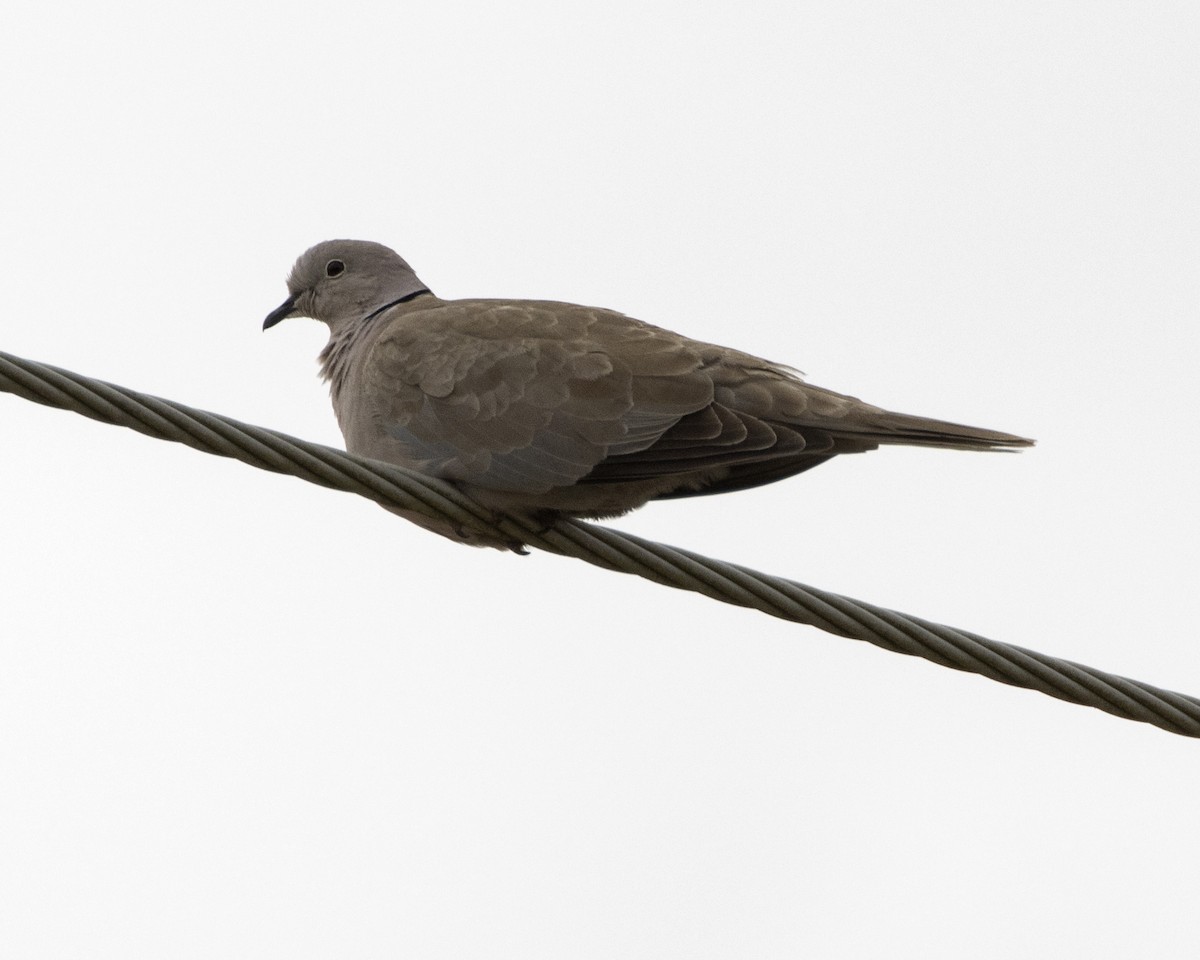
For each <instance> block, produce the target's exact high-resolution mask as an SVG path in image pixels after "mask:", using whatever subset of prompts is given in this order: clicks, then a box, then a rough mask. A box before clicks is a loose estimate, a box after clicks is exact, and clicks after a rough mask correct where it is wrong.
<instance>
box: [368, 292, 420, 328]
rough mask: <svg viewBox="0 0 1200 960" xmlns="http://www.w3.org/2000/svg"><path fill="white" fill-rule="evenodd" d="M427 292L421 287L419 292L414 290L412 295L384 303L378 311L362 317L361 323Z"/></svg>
mask: <svg viewBox="0 0 1200 960" xmlns="http://www.w3.org/2000/svg"><path fill="white" fill-rule="evenodd" d="M428 292H429V291H428V290H427V289H425V288H424V287H422V288H421V289H420V290H414V291H413V292H412V293H406V294H405V295H404V296H402V297H400V298H399V299H398V300H393V301H392V302H391V303H385V304H384V305H383V306H382V307H380V308H379V309H378V310H372V311H371V312H370V313H368V314H367V315H366V316H365V317H363V322H366V321H367V320H370V319H372V318H373V317H377V316H379V315H380V314H381V313H383V311H384V310H390V309H391V308H392V307H394V306H396V305H397V304H400V303H408V301H409V300H415V299H416V298H417V297H419V296H422V295H424V294H426V293H428Z"/></svg>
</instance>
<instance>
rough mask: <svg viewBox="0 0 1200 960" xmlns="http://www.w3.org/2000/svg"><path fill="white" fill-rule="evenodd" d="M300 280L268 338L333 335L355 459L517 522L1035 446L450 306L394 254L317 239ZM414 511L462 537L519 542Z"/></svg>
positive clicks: (706, 354) (712, 361)
mask: <svg viewBox="0 0 1200 960" xmlns="http://www.w3.org/2000/svg"><path fill="white" fill-rule="evenodd" d="M287 285H288V291H289V294H290V295H289V297H288V299H287V300H286V301H285V302H284V303H283V304H282V305H281V306H280V307H279V308H278V309H276V310H274V311H273V312H272V313H271V314H270V315H269V316H268V317H267V319H266V321H265V322H264V323H263V329H267V328H268V327H272V326H274V325H275V324H276V323H278V322H279V321H280V320H283V319H284V318H286V317H290V316H306V317H313V318H315V319H317V320H321V321H323V322H324V323H325V324H326V325H328V327H329V342H328V343H327V344H326V346H325V349H324V350H323V351H322V352H321V356H320V360H321V372H322V375H323V376H324V377H325V378H326V379H327V380H328V381H329V383H330V393H331V395H332V399H333V409H334V412H335V413H336V415H337V419H338V424H339V425H340V426H341V429H342V435H343V436H344V437H345V440H346V449H347V450H348V451H350V452H351V453H355V454H360V455H362V456H366V457H373V458H375V459H377V460H384V461H387V462H389V463H395V464H399V465H401V466H405V467H410V468H413V469H415V470H420V471H422V472H424V473H427V474H430V475H432V476H436V477H440V478H441V479H443V480H449V481H451V482H453V483H455V484H456V485H458V486H459V487H460V488H461V489H462V490H463V491H464V492H465V493H467V494H468V495H469V496H471V497H472V498H473V499H475V500H476V501H478V502H479V503H481V504H483V505H484V506H486V507H488V508H490V509H493V510H496V511H498V512H502V513H508V514H524V515H532V516H536V517H541V518H543V519H547V520H548V519H550V518H552V517H554V516H572V517H589V518H599V517H612V516H617V515H619V514H622V513H625V512H627V511H629V510H633V509H634V508H636V507H640V506H641V505H642V504H644V503H646V502H647V501H649V500H661V499H667V498H671V497H688V496H697V495H703V494H710V493H725V492H728V491H731V490H743V489H746V488H747V487H754V486H758V485H760V484H764V483H771V482H774V481H775V480H780V479H783V478H784V477H789V476H791V475H792V474H796V473H800V472H801V471H804V470H808V469H809V468H811V467H815V466H817V465H818V464H821V463H824V462H825V461H826V460H828V459H829V458H830V457H834V456H836V455H838V454H842V453H859V452H861V451H864V450H873V449H875V448H876V447H878V446H879V445H881V444H913V445H918V446H928V447H955V448H960V449H965V450H992V449H1011V448H1016V447H1026V446H1030V445H1031V443H1032V441H1030V440H1026V439H1024V438H1022V437H1017V436H1013V435H1011V434H1008V433H1000V432H998V431H995V430H984V429H979V428H976V427H967V426H961V425H959V424H955V423H946V422H944V421H941V420H930V419H926V418H924V417H912V416H907V415H905V414H900V413H891V412H889V411H887V410H883V409H881V408H879V407H874V406H871V405H870V404H866V403H863V402H862V401H861V400H857V399H855V398H853V397H847V396H843V395H842V394H839V393H834V392H832V391H830V390H823V389H822V388H820V387H815V386H812V385H811V384H808V383H805V382H804V381H802V380H801V379H800V377H799V376H798V374H797V373H796V372H795V371H794V370H792V369H791V368H789V367H785V366H782V365H780V364H776V363H771V362H770V361H767V360H762V359H760V358H758V357H755V356H751V355H750V354H748V353H742V352H741V351H738V350H732V349H730V348H728V347H721V346H717V345H715V344H711V343H701V342H699V341H696V340H691V339H689V338H688V337H684V336H682V335H680V334H677V333H672V332H671V331H669V330H663V329H661V328H659V327H655V326H651V325H650V324H648V323H642V322H641V321H639V320H635V319H633V318H632V317H627V316H625V315H624V314H621V313H617V312H615V311H613V310H604V309H600V308H596V307H583V306H578V305H576V304H572V303H555V302H551V301H540V300H440V299H438V298H437V297H435V296H434V295H433V294H432V293H430V292H429V290H428V288H426V287H425V285H424V284H423V283H421V281H420V280H419V279H418V278H417V275H416V274H415V273H414V272H413V270H412V268H411V267H409V265H408V264H407V263H406V262H405V261H404V260H403V259H402V258H401V257H400V256H398V255H397V254H396V253H394V252H393V251H392V250H389V249H388V248H387V247H385V246H382V245H381V244H378V243H370V242H367V241H361V240H328V241H326V242H324V243H319V244H317V245H316V246H315V247H313V248H311V249H310V250H308V251H307V252H305V253H304V254H303V255H302V256H301V257H300V259H299V260H297V261H296V265H295V266H294V267H293V268H292V272H291V274H290V276H289V277H288V281H287ZM397 512H400V511H397ZM404 515H405V516H406V517H407V518H408V519H410V520H413V521H414V522H417V523H419V524H421V525H422V526H424V527H426V528H428V529H431V530H434V531H435V532H437V533H440V534H442V535H443V536H448V537H451V538H452V539H456V540H462V541H465V542H468V543H474V544H476V545H480V546H495V547H513V546H515V545H514V544H511V543H500V542H496V541H492V540H487V539H483V540H481V539H478V538H475V537H473V536H472V535H470V534H468V533H466V532H464V531H462V530H459V529H457V528H455V527H454V526H453V525H452V524H450V523H449V522H438V521H432V520H429V519H427V518H425V517H422V516H419V515H412V514H407V513H405V514H404Z"/></svg>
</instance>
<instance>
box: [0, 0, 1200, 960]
mask: <svg viewBox="0 0 1200 960" xmlns="http://www.w3.org/2000/svg"><path fill="white" fill-rule="evenodd" d="M1197 49H1200V14H1198V13H1197V11H1196V7H1195V6H1194V5H1193V4H1186V3H1178V4H1173V3H1155V2H1149V3H1141V4H1117V3H1095V4H1079V3H1024V2H1017V3H1014V2H1011V0H1010V2H1005V3H973V4H960V3H950V2H943V3H918V4H903V5H897V4H887V3H853V2H850V3H848V2H844V0H841V2H836V3H800V4H798V3H789V4H785V3H767V4H758V5H750V7H749V8H748V7H747V5H746V4H742V3H739V4H734V3H707V2H705V3H695V2H693V3H680V2H663V3H609V4H604V5H598V4H588V5H582V4H579V5H576V4H569V3H533V2H523V0H515V2H513V3H509V4H505V5H502V6H499V5H492V4H482V3H453V2H450V3H445V2H443V3H438V4H421V5H411V4H388V3H379V2H376V3H369V2H368V3H345V4H337V5H331V4H329V3H300V4H293V5H289V6H288V7H287V8H286V9H285V8H283V7H280V6H278V5H267V4H254V3H250V4H242V3H238V4H234V3H222V2H217V3H213V2H210V3H205V4H192V3H186V4H178V5H173V6H171V7H169V8H168V7H163V6H162V5H160V4H149V3H130V4H117V5H115V6H114V5H104V6H96V5H92V4H82V3H67V4H65V5H58V6H48V5H40V6H34V5H22V6H21V7H18V8H16V9H14V10H12V11H10V12H8V13H6V28H5V30H4V32H3V34H2V35H0V84H2V85H3V87H2V88H3V90H4V91H5V95H4V96H3V97H0V128H2V129H3V130H4V131H5V136H4V137H3V140H2V142H0V173H2V174H3V175H2V176H0V209H3V211H4V218H3V219H4V225H3V227H2V228H0V262H3V263H4V264H5V266H6V268H7V269H6V282H5V284H4V302H3V308H2V314H0V329H2V330H3V331H4V333H3V336H2V337H0V349H3V350H6V351H9V352H13V353H17V354H20V355H23V356H27V357H31V358H33V359H37V360H42V361H45V362H49V363H53V364H56V365H59V366H64V367H67V368H70V369H73V370H77V371H79V372H82V373H86V374H89V375H92V376H97V377H100V378H103V379H107V380H111V381H115V382H117V383H120V384H123V385H126V386H130V387H133V388H135V389H140V390H144V391H148V392H151V393H156V394H159V395H163V396H168V397H172V398H174V399H177V400H180V401H183V402H185V403H189V404H191V405H194V406H198V407H202V408H207V409H211V410H216V411H219V412H221V413H225V414H228V415H230V416H234V417H237V418H240V419H243V420H248V421H250V422H254V423H260V424H264V425H267V426H272V427H275V428H279V429H282V430H285V431H288V432H290V433H294V434H296V435H299V436H303V437H307V438H310V439H314V440H319V441H324V442H329V443H338V444H340V437H339V435H338V433H337V429H336V426H335V423H334V420H333V417H332V414H331V412H330V410H329V406H328V401H327V398H326V395H325V389H324V387H323V386H322V385H321V384H320V383H319V382H318V380H317V379H316V376H315V369H316V368H315V363H314V358H315V355H316V353H317V351H318V350H319V349H320V347H321V345H322V342H323V338H322V329H323V328H321V327H320V326H319V325H317V324H316V323H313V322H311V321H294V322H289V323H287V324H284V325H282V326H281V327H279V328H278V329H276V330H273V331H271V333H270V334H269V335H264V334H263V333H261V332H260V329H259V327H260V324H261V320H262V317H263V316H264V315H265V314H266V312H267V311H268V310H270V309H271V308H273V307H274V306H276V305H277V304H278V303H279V302H280V300H282V299H283V296H284V293H285V288H284V284H283V281H284V277H285V276H286V274H287V271H288V268H289V267H290V266H291V263H292V261H293V260H294V258H295V257H296V256H297V255H298V254H299V253H300V252H301V251H302V250H303V249H304V248H306V247H307V246H309V245H310V244H311V243H313V242H315V241H318V240H321V239H325V238H329V237H335V236H346V237H358V238H363V239H373V240H379V241H381V242H384V243H387V244H389V245H390V246H393V247H395V248H396V249H397V250H399V251H400V252H401V253H402V254H403V255H404V256H405V257H406V258H407V259H408V260H409V261H410V262H411V263H412V264H413V266H414V267H415V268H416V270H417V271H418V273H420V275H421V276H422V277H423V278H424V279H425V280H426V281H427V282H428V283H429V284H430V285H431V286H432V287H433V288H434V289H435V290H436V291H437V292H438V293H440V294H441V295H443V296H447V297H455V296H475V295H482V296H522V297H525V296H535V297H547V298H556V299H567V300H574V301H581V302H585V303H589V304H598V305H604V306H611V307H614V308H617V309H620V310H624V311H626V312H628V313H631V314H633V315H635V316H638V317H641V318H643V319H645V320H648V321H651V322H653V323H658V324H661V325H663V326H667V327H671V328H673V329H677V330H681V331H683V332H686V333H688V334H691V335H693V336H696V337H699V338H703V339H707V340H715V341H718V342H723V343H727V344H730V345H733V346H737V347H740V348H743V349H747V350H750V351H753V352H756V353H759V354H761V355H764V356H766V357H769V358H771V359H774V360H778V361H782V362H786V363H790V364H792V365H794V366H797V367H799V368H801V369H802V370H805V371H806V372H807V374H808V375H809V377H810V378H811V379H812V380H813V381H814V382H815V383H818V384H820V385H822V386H828V387H831V388H833V389H837V390H841V391H843V392H847V393H852V394H855V395H857V396H861V397H863V398H864V399H867V400H869V401H871V402H875V403H879V404H882V405H885V406H889V407H892V408H895V409H899V410H903V411H906V412H910V413H919V414H925V415H930V416H938V417H943V418H946V419H951V420H958V421H963V422H968V423H975V424H978V425H981V426H987V427H994V428H998V429H1004V430H1010V431H1013V432H1016V433H1021V434H1026V435H1030V436H1034V437H1037V438H1038V440H1039V446H1038V447H1037V448H1036V449H1035V450H1033V451H1031V452H1028V453H1025V454H1021V455H1019V456H999V455H969V454H962V453H950V452H943V451H929V450H925V451H921V450H887V451H882V452H879V453H876V454H871V455H868V456H863V457H857V458H849V457H848V458H842V459H841V460H840V461H838V462H835V463H833V464H831V465H829V466H825V467H821V468H820V469H818V470H816V471H813V472H812V473H810V474H806V475H804V476H802V477H799V478H796V479H794V480H792V481H790V482H785V483H780V484H777V485H774V486H772V487H769V488H765V489H762V490H758V491H753V492H747V493H743V494H738V495H735V496H729V497H722V498H712V499H708V500H704V499H700V500H694V501H690V502H679V503H667V504H661V505H655V506H652V507H649V508H647V509H645V510H643V511H641V512H640V513H638V514H636V515H634V516H631V517H627V518H624V519H623V520H621V521H617V522H616V523H615V525H616V526H619V527H622V528H624V529H628V530H631V531H634V532H637V533H639V534H642V535H644V536H649V537H652V538H656V539H661V540H665V541H667V542H670V543H674V544H678V545H681V546H686V547H689V548H692V549H695V550H699V551H701V552H704V553H707V554H710V555H713V556H717V557H722V558H726V559H731V560H737V561H740V562H743V563H746V564H748V565H750V566H753V567H757V568H759V569H763V570H767V571H770V572H772V573H777V574H781V575H785V576H789V577H792V578H795V579H799V580H801V581H804V582H808V583H812V584H815V585H818V586H822V587H825V588H828V589H833V590H838V591H841V592H844V593H847V594H850V595H851V596H856V597H859V598H862V599H865V600H869V601H872V602H875V603H880V604H884V605H888V606H892V607H896V608H899V609H902V610H905V611H908V612H911V613H914V614H918V615H921V616H925V617H928V618H930V619H933V620H939V621H941V622H945V623H950V624H954V625H956V626H960V627H964V628H968V629H971V630H974V631H977V632H980V633H983V634H985V635H988V636H992V637H995V638H997V639H1001V640H1006V641H1008V642H1011V643H1016V644H1019V645H1022V646H1027V647H1033V648H1036V649H1040V650H1044V651H1046V652H1049V653H1053V654H1057V655H1060V656H1064V657H1068V658H1070V659H1074V660H1079V661H1082V662H1084V663H1088V664H1091V665H1094V666H1097V667H1101V668H1104V669H1108V670H1112V671H1115V672H1118V673H1124V674H1127V675H1130V676H1134V677H1137V678H1139V679H1143V680H1147V681H1150V682H1153V683H1156V684H1159V685H1161V686H1166V687H1169V688H1173V689H1178V690H1182V691H1185V692H1190V693H1193V694H1196V693H1200V644H1198V643H1197V629H1196V624H1197V621H1198V620H1200V607H1198V606H1197V591H1196V575H1197V569H1198V568H1200V548H1198V547H1197V543H1198V540H1200V537H1198V534H1200V527H1198V524H1197V520H1196V503H1197V494H1196V476H1197V472H1198V468H1200V455H1198V454H1197V427H1196V421H1195V411H1196V410H1197V409H1198V408H1200V386H1198V383H1200V380H1198V378H1197V377H1196V373H1195V371H1196V369H1197V365H1198V363H1200V334H1198V333H1197V312H1198V310H1200V284H1198V283H1197V280H1198V279H1200V267H1198V263H1200V257H1198V247H1200V186H1198V178H1197V170H1198V169H1200V133H1198V129H1197V116H1198V115H1200V113H1198V110H1200V68H1198V66H1197V59H1196V50H1197ZM0 451H2V452H3V453H2V456H3V463H4V465H5V468H4V470H3V471H2V472H0V518H2V522H0V529H2V531H3V533H2V537H3V549H2V550H0V602H2V604H3V611H4V614H3V618H2V621H0V902H2V903H4V904H5V908H4V910H3V911H0V943H4V944H6V945H7V947H6V952H7V953H10V954H11V955H12V956H20V957H22V958H42V957H44V958H55V960H58V958H63V957H71V956H87V957H89V958H92V957H110V956H111V957H122V958H135V957H155V958H159V957H213V956H229V957H234V956H236V957H251V956H252V957H281V958H282V957H286V958H288V960H298V958H307V957H330V956H339V957H376V956H378V957H383V956H388V957H395V956H405V957H422V958H426V957H427V958H442V957H445V958H451V957H454V958H457V957H466V956H487V957H520V958H522V960H530V958H543V957H544V958H562V957H572V958H612V957H622V958H626V957H629V958H632V957H647V958H662V957H687V958H743V957H755V958H793V957H797V956H806V957H818V958H826V957H829V958H860V957H861V958H870V957H879V956H887V957H901V958H902V957H920V958H923V960H930V958H959V957H964V956H970V957H973V958H1011V957H1018V956H1019V957H1025V958H1028V957H1055V958H1060V957H1067V956H1089V957H1102V958H1103V957H1128V956H1132V955H1153V956H1155V957H1157V958H1159V960H1163V958H1175V957H1179V958H1183V957H1189V958H1190V957H1193V956H1194V955H1195V944H1196V942H1197V940H1198V937H1200V920H1198V919H1197V915H1196V907H1195V904H1196V891H1197V889H1198V885H1200V867H1198V866H1197V864H1198V863H1200V856H1198V855H1200V831H1198V830H1197V826H1196V823H1197V821H1196V812H1195V811H1196V797H1197V795H1198V792H1200V759H1198V754H1197V746H1196V743H1195V742H1194V741H1191V740H1186V739H1182V738H1178V737H1172V736H1171V735H1169V734H1166V733H1164V732H1162V731H1159V730H1156V729H1153V728H1150V727H1146V726H1143V725H1140V724H1135V723H1130V722H1126V721H1121V720H1117V719H1115V718H1111V717H1108V716H1106V715H1104V714H1101V713H1098V712H1096V711H1093V710H1088V709H1085V708H1080V707H1075V706H1070V705H1067V704H1063V703H1059V702H1057V701H1053V700H1050V699H1047V698H1045V697H1042V696H1039V695H1037V694H1033V693H1029V692H1025V691H1020V690H1014V689H1010V688H1007V687H1004V686H1001V685H999V684H996V683H992V682H990V681H986V680H983V679H981V678H978V677H973V676H969V675H965V674H959V673H955V672H953V671H948V670H944V669H941V668H938V667H935V666H933V665H931V664H928V663H925V662H921V661H915V660H910V659H908V658H904V657H899V656H896V655H892V654H888V653H885V652H883V651H880V650H876V649H874V648H871V647H868V646H866V645H864V644H859V643H855V642H852V641H848V640H843V639H839V638H835V637H830V636H827V635H824V634H821V633H819V632H817V631H815V630H812V629H808V628H804V627H799V626H794V625H789V624H784V623H781V622H777V621H774V620H772V619H770V618H767V617H765V616H762V615H760V614H755V613H751V612H748V611H743V610H738V609H734V608H729V607H724V606H721V605H719V604H715V603H713V602H711V601H708V600H705V599H703V598H701V597H698V596H695V595H689V594H682V593H676V592H674V591H670V590H667V589H664V588H662V587H657V586H654V585H651V584H648V583H646V582H644V581H640V580H637V579H634V578H631V577H622V576H618V575H615V574H606V573H603V572H601V571H598V570H596V569H594V568H591V567H588V566H585V565H584V564H581V563H577V562H573V561H568V560H562V559H556V558H553V557H549V556H544V555H535V556H533V557H529V558H524V559H522V558H517V557H511V556H503V555H501V554H499V553H494V552H483V551H473V550H470V549H468V548H464V547H461V546H456V545H454V544H451V543H449V542H447V541H444V540H441V539H439V538H437V537H434V536H432V535H430V534H427V533H425V532H423V531H421V530H419V529H417V528H415V527H412V526H410V525H407V524H405V523H404V522H403V521H400V520H399V519H397V518H394V517H392V516H389V515H388V514H386V513H384V512H383V511H381V510H379V509H378V508H377V507H374V506H373V505H371V504H369V503H367V502H366V501H363V500H360V499H357V498H354V497H351V496H348V495H344V494H337V493H332V492H329V491H326V490H322V489H319V488H317V487H313V486H310V485H306V484H304V483H302V482H301V481H298V480H294V479H289V478H283V477H278V476H274V475H270V474H266V473H262V472H258V471H254V470H251V469H249V468H247V467H244V466H241V465H239V464H235V463H232V462H229V461H223V460H219V459H217V458H213V457H206V456H203V455H201V454H198V453H195V452H193V451H190V450H186V449H183V448H179V447H175V446H173V445H170V444H165V443H161V442H157V441H153V440H149V439H147V438H144V437H141V436H138V435H136V434H133V433H130V432H128V431H123V430H119V429H116V428H112V427H106V426H103V425H100V424H96V423H93V422H91V421H88V420H85V419H83V418H81V417H78V416H75V415H73V414H68V413H63V412H58V411H53V410H48V409H45V408H42V407H38V406H35V405H33V404H31V403H28V402H25V401H22V400H19V399H16V398H13V397H11V396H8V395H3V394H0Z"/></svg>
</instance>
